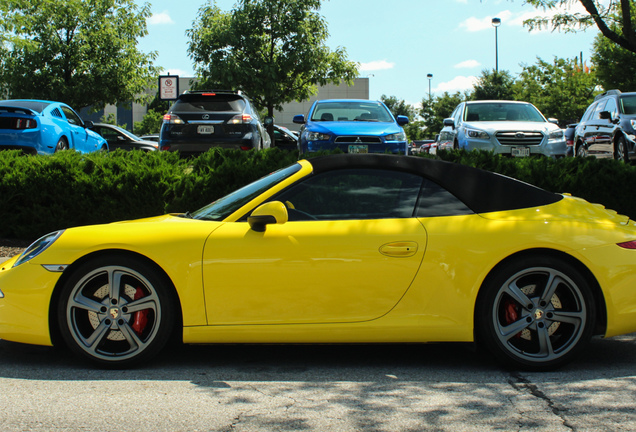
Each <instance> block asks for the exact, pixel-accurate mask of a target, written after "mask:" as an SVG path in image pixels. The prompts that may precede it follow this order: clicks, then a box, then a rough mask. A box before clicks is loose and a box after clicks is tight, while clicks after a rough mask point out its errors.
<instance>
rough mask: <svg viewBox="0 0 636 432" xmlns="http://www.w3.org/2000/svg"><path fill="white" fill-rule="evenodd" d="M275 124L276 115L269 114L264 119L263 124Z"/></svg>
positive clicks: (266, 125)
mask: <svg viewBox="0 0 636 432" xmlns="http://www.w3.org/2000/svg"><path fill="white" fill-rule="evenodd" d="M273 124H274V117H270V116H267V117H265V118H264V119H263V125H265V127H269V126H271V125H273Z"/></svg>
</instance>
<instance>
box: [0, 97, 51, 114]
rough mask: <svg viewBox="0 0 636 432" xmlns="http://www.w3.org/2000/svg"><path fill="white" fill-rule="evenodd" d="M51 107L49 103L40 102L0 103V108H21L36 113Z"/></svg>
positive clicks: (8, 101)
mask: <svg viewBox="0 0 636 432" xmlns="http://www.w3.org/2000/svg"><path fill="white" fill-rule="evenodd" d="M49 105H50V103H48V102H38V101H15V100H6V101H0V106H18V107H21V108H28V109H30V110H33V111H36V112H42V111H43V110H44V108H46V107H47V106H49Z"/></svg>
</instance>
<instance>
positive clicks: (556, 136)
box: [548, 130, 565, 141]
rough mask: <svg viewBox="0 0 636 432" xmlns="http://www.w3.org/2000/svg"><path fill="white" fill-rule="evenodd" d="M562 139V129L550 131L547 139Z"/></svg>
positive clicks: (563, 136)
mask: <svg viewBox="0 0 636 432" xmlns="http://www.w3.org/2000/svg"><path fill="white" fill-rule="evenodd" d="M564 139H565V133H564V132H563V131H562V130H558V131H554V132H550V135H548V140H549V141H562V140H564Z"/></svg>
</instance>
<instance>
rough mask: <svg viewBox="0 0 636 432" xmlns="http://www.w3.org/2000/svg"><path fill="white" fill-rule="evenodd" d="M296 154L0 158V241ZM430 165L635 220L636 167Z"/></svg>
mask: <svg viewBox="0 0 636 432" xmlns="http://www.w3.org/2000/svg"><path fill="white" fill-rule="evenodd" d="M297 157H298V155H297V153H296V152H285V151H280V150H278V149H269V150H265V151H261V152H245V151H239V150H236V151H234V150H221V149H214V150H212V151H209V152H207V153H204V154H202V155H200V156H199V157H197V158H191V159H180V158H179V157H178V155H177V154H175V153H169V152H154V153H142V152H136V151H135V152H123V151H116V152H113V153H93V154H87V155H83V154H79V153H75V152H70V151H68V152H61V153H57V154H55V155H52V156H46V157H44V156H24V155H22V154H21V153H20V152H18V151H2V152H0V179H1V181H0V238H20V239H29V240H32V239H35V238H37V237H39V236H41V235H43V234H46V233H48V232H51V231H54V230H57V229H60V228H66V227H71V226H78V225H87V224H96V223H107V222H113V221H117V220H126V219H136V218H141V217H147V216H154V215H160V214H164V213H169V212H185V211H188V210H190V211H192V210H196V209H198V208H200V207H202V206H204V205H205V204H208V203H210V202H212V201H214V200H215V199H217V198H219V197H221V196H223V195H225V194H227V193H228V192H230V191H232V190H234V189H236V188H238V187H240V186H243V185H245V184H247V183H249V182H251V181H253V180H256V179H257V178H260V177H262V176H264V175H266V174H268V173H270V172H272V171H275V170H277V169H279V168H282V167H285V166H288V165H290V164H292V163H294V161H296V160H297ZM437 157H439V158H441V159H444V160H448V161H452V162H457V163H461V164H467V165H471V166H475V167H478V168H482V169H486V170H489V171H494V172H498V173H501V174H504V175H507V176H510V177H514V178H518V179H520V180H523V181H526V182H528V183H532V184H535V185H537V186H539V187H542V188H544V189H546V190H550V191H553V192H569V193H571V194H572V195H576V196H579V197H582V198H585V199H587V200H588V201H591V202H595V203H602V204H603V205H605V206H607V207H608V208H612V209H614V210H616V211H618V212H619V213H622V214H626V215H629V216H630V217H632V218H636V203H633V200H632V199H630V198H629V197H630V196H631V187H632V185H635V184H636V168H635V167H633V166H630V165H625V164H623V163H620V162H616V161H613V160H602V159H594V158H588V159H580V158H566V159H558V160H555V159H547V158H528V159H511V158H505V157H500V156H493V155H492V154H490V153H485V152H470V153H466V152H463V151H459V152H440V154H439V155H437Z"/></svg>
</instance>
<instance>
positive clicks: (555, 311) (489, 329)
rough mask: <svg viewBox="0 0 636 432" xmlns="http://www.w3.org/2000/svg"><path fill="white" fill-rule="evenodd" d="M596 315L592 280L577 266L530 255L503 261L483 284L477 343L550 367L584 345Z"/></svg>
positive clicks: (529, 365)
mask: <svg viewBox="0 0 636 432" xmlns="http://www.w3.org/2000/svg"><path fill="white" fill-rule="evenodd" d="M594 317H595V307H594V302H593V301H592V292H591V288H590V286H589V283H588V282H587V280H586V279H585V278H584V277H582V276H581V274H580V273H579V271H578V270H577V269H576V268H575V267H574V266H573V265H571V264H570V263H568V262H566V261H564V260H561V259H559V258H555V257H542V256H526V257H524V258H520V259H517V260H514V261H511V262H509V263H507V264H504V265H503V266H502V267H501V268H499V269H497V270H496V273H495V274H494V275H492V277H490V278H489V279H488V280H487V282H486V283H485V284H484V286H483V287H482V291H481V293H480V296H479V299H478V302H477V306H476V309H475V330H476V337H477V340H478V342H479V343H482V344H483V345H484V346H485V347H486V348H487V349H488V350H489V351H490V352H491V353H492V354H493V355H495V357H497V358H498V359H499V360H501V361H503V362H504V363H506V364H508V365H511V366H514V367H517V368H522V369H527V370H550V369H554V368H557V367H560V366H562V365H564V364H565V363H567V362H569V361H570V360H572V358H573V357H574V356H575V355H576V354H577V353H578V352H579V351H580V350H581V349H582V348H583V346H585V344H586V343H587V342H588V341H589V339H590V338H591V336H592V332H593V329H594V321H595V320H594Z"/></svg>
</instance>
